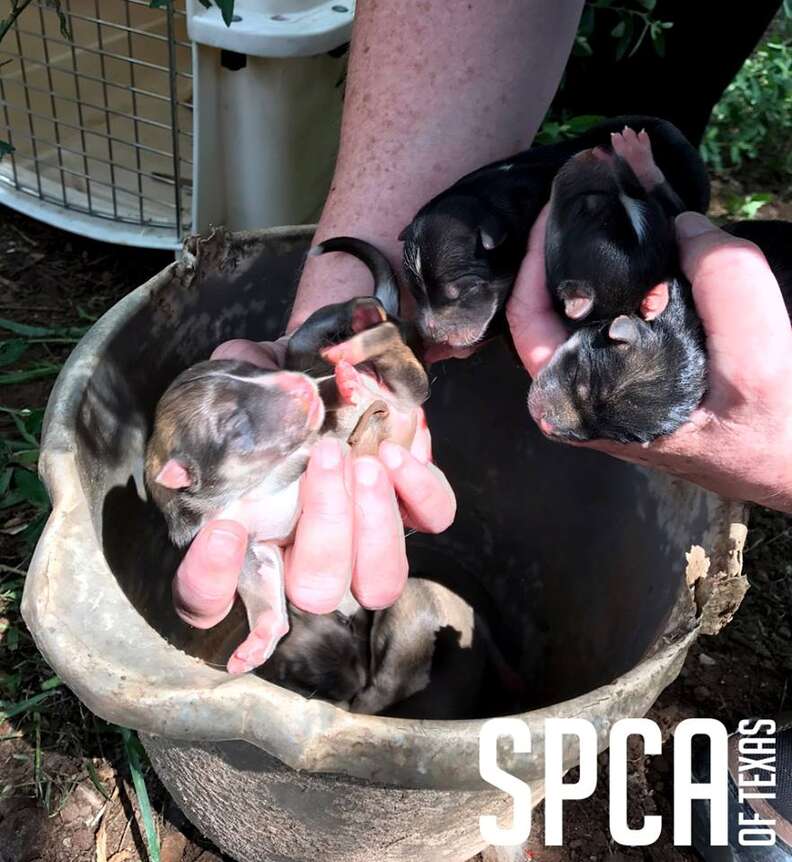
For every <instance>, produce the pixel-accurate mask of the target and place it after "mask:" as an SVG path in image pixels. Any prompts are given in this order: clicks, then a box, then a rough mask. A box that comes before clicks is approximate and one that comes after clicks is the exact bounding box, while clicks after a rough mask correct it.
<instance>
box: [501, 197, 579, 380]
mask: <svg viewBox="0 0 792 862" xmlns="http://www.w3.org/2000/svg"><path fill="white" fill-rule="evenodd" d="M549 213H550V208H549V204H548V205H546V206H545V208H544V209H543V210H542V212H541V213H540V214H539V217H538V218H537V220H536V222H535V224H534V226H533V228H532V229H531V235H530V237H529V239H528V253H527V254H526V256H525V258H524V259H523V262H522V265H521V266H520V271H519V272H518V273H517V280H516V281H515V282H514V289H513V290H512V294H511V297H510V298H509V301H508V303H507V304H506V319H507V320H508V323H509V329H510V330H511V335H512V339H513V340H514V346H515V348H516V349H517V353H518V354H519V357H520V359H521V360H522V363H523V365H524V366H525V368H526V369H527V371H528V373H529V374H530V375H531V377H536V375H537V374H538V373H539V372H540V371H541V370H542V368H543V367H544V366H545V365H546V364H547V363H548V361H549V360H550V357H551V356H552V355H553V353H555V351H556V349H557V348H558V347H559V346H560V345H561V344H563V343H564V342H565V341H566V339H567V331H566V328H565V327H564V324H563V322H562V320H561V318H560V317H559V316H558V314H556V312H555V310H554V309H553V304H552V302H551V299H550V294H549V293H548V291H547V282H546V277H545V259H544V241H545V229H546V228H547V218H548V215H549Z"/></svg>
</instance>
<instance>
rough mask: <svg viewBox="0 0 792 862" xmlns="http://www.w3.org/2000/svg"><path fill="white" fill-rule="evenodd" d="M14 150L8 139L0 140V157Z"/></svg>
mask: <svg viewBox="0 0 792 862" xmlns="http://www.w3.org/2000/svg"><path fill="white" fill-rule="evenodd" d="M13 152H16V150H15V149H14V148H13V147H12V146H11V144H9V143H8V141H0V159H2V158H3V156H8V155H10V154H11V153H13Z"/></svg>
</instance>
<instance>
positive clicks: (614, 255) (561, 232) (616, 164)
mask: <svg viewBox="0 0 792 862" xmlns="http://www.w3.org/2000/svg"><path fill="white" fill-rule="evenodd" d="M611 145H612V150H611V151H610V152H608V151H606V150H604V149H602V148H600V147H595V148H594V149H591V150H584V151H583V152H581V153H578V155H576V156H573V157H572V158H571V159H570V160H569V161H568V162H567V163H566V164H565V165H564V167H562V168H561V170H560V171H559V172H558V174H557V176H556V178H555V180H554V181H553V190H552V193H551V195H550V214H549V217H548V220H547V232H546V236H545V266H546V272H547V287H548V289H549V290H550V292H551V294H553V296H554V297H555V298H556V300H557V302H558V304H559V307H560V308H562V310H563V313H565V314H566V316H567V317H568V318H569V319H570V320H573V321H575V322H577V321H582V320H584V319H585V320H586V321H592V320H612V319H613V318H615V317H617V316H618V315H620V314H632V313H634V312H639V311H642V312H643V314H642V316H643V317H644V318H647V319H648V318H650V317H651V316H653V314H654V313H656V311H657V309H656V308H654V309H653V308H650V307H644V308H643V309H642V308H641V306H642V304H643V305H645V306H651V305H652V304H653V303H654V304H655V305H657V304H658V302H659V303H660V304H664V303H662V300H660V299H659V298H657V299H653V300H650V301H648V302H646V303H644V300H645V299H646V298H647V295H648V294H649V293H650V291H652V290H653V289H654V290H658V291H664V288H663V287H661V286H662V285H663V283H664V282H666V281H667V280H668V279H670V278H672V277H673V276H674V274H675V273H676V272H677V271H678V270H679V266H678V262H677V254H676V242H675V240H674V222H673V219H674V218H675V217H676V216H677V215H679V214H680V213H681V212H683V211H684V209H685V205H684V203H683V202H682V200H681V199H680V198H679V196H678V195H677V194H676V192H675V191H674V190H673V188H672V187H671V185H670V184H669V182H668V181H667V180H666V178H665V176H664V174H663V173H662V171H661V170H660V169H659V167H658V166H657V164H656V163H655V161H654V159H653V156H652V147H651V143H650V138H649V135H648V134H647V132H646V131H643V130H642V131H640V132H638V133H637V134H636V132H635V131H633V130H632V129H630V128H629V127H625V128H624V130H623V131H622V132H619V133H616V134H613V135H611Z"/></svg>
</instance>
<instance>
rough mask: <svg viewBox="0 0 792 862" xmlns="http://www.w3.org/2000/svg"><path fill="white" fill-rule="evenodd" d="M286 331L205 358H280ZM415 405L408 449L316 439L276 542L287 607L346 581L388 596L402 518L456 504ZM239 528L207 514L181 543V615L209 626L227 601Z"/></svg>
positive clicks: (333, 600)
mask: <svg viewBox="0 0 792 862" xmlns="http://www.w3.org/2000/svg"><path fill="white" fill-rule="evenodd" d="M285 348H286V339H280V340H279V341H277V342H272V343H265V344H257V343H254V342H250V341H230V342H227V343H225V344H223V345H221V346H220V347H218V348H217V350H216V351H215V352H214V354H213V356H212V358H213V359H230V358H234V359H244V360H246V361H248V362H252V363H253V364H255V365H258V366H260V367H263V368H272V369H277V368H280V367H281V366H282V363H283V360H284V356H285ZM431 458H432V445H431V436H430V434H429V429H428V427H427V425H426V421H425V419H424V415H423V411H419V416H418V422H417V431H416V433H415V437H414V439H413V442H412V445H411V447H410V448H409V449H406V448H404V447H402V446H399V445H396V444H395V443H390V442H385V443H382V444H381V446H380V449H379V453H378V457H376V458H374V457H360V458H353V457H352V455H351V454H350V453H349V449H348V447H347V446H346V445H345V444H343V443H341V442H339V441H337V440H333V439H330V438H325V439H322V440H320V441H319V442H318V443H317V444H316V445H315V446H314V449H313V451H312V452H311V456H310V459H309V462H308V466H307V468H306V471H305V474H304V476H303V478H302V484H301V504H302V511H301V515H300V518H299V521H298V524H297V528H296V532H295V536H294V542H293V544H292V545H291V546H289V547H288V548H287V549H286V553H285V562H286V594H287V596H288V598H289V600H290V601H292V602H293V603H294V604H295V605H296V606H297V607H299V608H302V609H303V610H306V611H309V612H313V613H328V612H330V611H332V610H334V609H335V608H336V607H338V605H339V602H340V601H341V599H342V598H343V597H344V595H345V593H346V591H347V589H348V588H349V587H350V586H351V589H352V593H353V594H354V596H355V597H356V598H357V600H358V601H359V602H360V604H362V605H363V606H364V607H367V608H371V609H376V608H382V607H386V606H388V605H390V604H392V603H393V602H394V601H395V600H396V599H397V598H398V596H399V595H400V593H401V591H402V589H403V587H404V583H405V580H406V578H407V557H406V551H405V539H404V527H405V526H407V527H410V528H413V529H416V530H420V531H422V532H428V533H439V532H442V531H443V530H445V529H446V528H447V527H448V526H449V525H450V524H451V523H452V521H453V519H454V515H455V513H456V500H455V498H454V493H453V491H452V489H451V487H450V485H449V484H448V481H447V480H446V478H445V476H444V475H443V474H442V472H441V471H440V470H438V469H437V467H436V466H435V465H434V464H432V463H431ZM247 543H248V536H247V533H246V531H245V528H244V527H243V526H242V525H241V524H237V523H235V522H233V521H227V520H226V521H212V522H210V523H208V524H206V525H205V526H204V528H203V529H202V530H201V531H200V533H199V534H198V535H197V536H196V537H195V539H194V540H193V543H192V545H191V546H190V548H189V549H188V551H187V553H186V555H185V557H184V559H183V561H182V563H181V565H180V566H179V569H178V571H177V573H176V576H175V578H174V583H173V597H174V603H175V606H176V610H177V612H178V613H179V615H180V616H181V617H182V619H184V620H185V621H186V622H188V623H190V624H191V625H194V626H196V627H198V628H210V627H211V626H214V625H216V624H217V623H218V622H220V620H222V619H223V618H224V617H225V615H226V614H227V613H228V611H229V610H230V608H231V605H232V604H233V600H234V594H235V591H236V586H237V582H238V578H239V573H240V571H241V568H242V564H243V561H244V558H245V552H246V548H247Z"/></svg>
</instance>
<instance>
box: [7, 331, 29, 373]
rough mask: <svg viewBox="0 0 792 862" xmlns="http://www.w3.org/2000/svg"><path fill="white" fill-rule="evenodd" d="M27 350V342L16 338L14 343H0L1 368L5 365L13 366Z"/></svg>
mask: <svg viewBox="0 0 792 862" xmlns="http://www.w3.org/2000/svg"><path fill="white" fill-rule="evenodd" d="M27 348H28V345H27V342H26V341H23V340H22V339H21V338H15V339H14V340H13V341H0V368H2V367H3V366H4V365H13V363H14V362H16V361H17V360H18V359H19V358H20V357H21V356H22V354H23V353H24V352H25V351H26V350H27Z"/></svg>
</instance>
